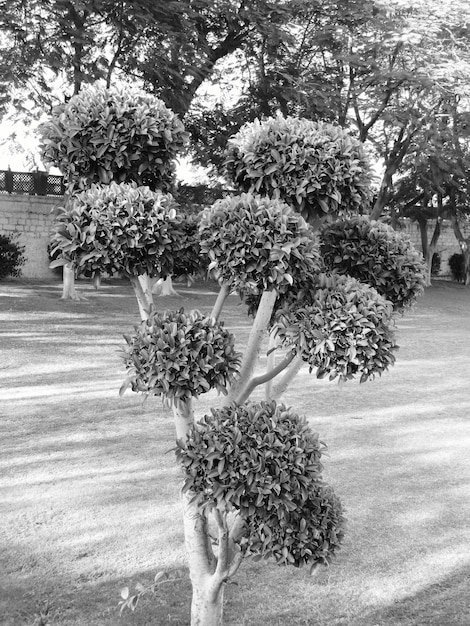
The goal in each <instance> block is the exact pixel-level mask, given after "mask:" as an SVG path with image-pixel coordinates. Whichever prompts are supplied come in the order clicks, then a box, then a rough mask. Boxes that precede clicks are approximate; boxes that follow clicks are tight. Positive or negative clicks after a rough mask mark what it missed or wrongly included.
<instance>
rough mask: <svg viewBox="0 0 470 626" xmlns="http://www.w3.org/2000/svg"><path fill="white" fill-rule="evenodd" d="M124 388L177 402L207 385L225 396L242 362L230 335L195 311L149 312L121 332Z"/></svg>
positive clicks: (205, 389)
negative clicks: (129, 332)
mask: <svg viewBox="0 0 470 626" xmlns="http://www.w3.org/2000/svg"><path fill="white" fill-rule="evenodd" d="M125 340H126V342H127V346H126V348H125V349H124V361H125V364H126V367H127V369H128V373H129V377H128V379H127V381H126V383H125V384H124V386H123V390H124V389H125V388H126V387H127V386H129V385H130V386H131V388H132V390H133V391H137V392H142V393H145V394H150V395H155V396H162V397H163V398H164V399H167V400H170V401H172V402H174V403H176V404H178V403H180V402H185V401H186V400H189V399H190V398H191V397H198V396H199V395H201V394H203V393H206V392H207V391H209V390H210V389H216V390H217V391H219V392H221V393H223V394H226V393H227V391H226V390H227V387H228V385H229V384H230V383H231V381H232V379H233V377H234V376H235V375H236V373H237V372H238V369H239V365H240V354H239V353H238V352H236V350H235V346H234V343H235V340H234V336H233V335H232V334H231V333H230V332H228V331H227V330H226V329H225V328H224V326H223V323H222V322H216V321H215V320H214V319H213V318H210V317H206V316H204V315H202V314H201V313H199V312H198V311H193V312H191V313H185V312H184V310H183V309H180V310H179V311H165V312H163V313H159V312H156V311H154V312H152V313H151V315H150V317H149V318H148V319H147V320H145V321H143V322H142V323H141V324H140V326H137V327H136V328H135V333H134V335H132V336H125Z"/></svg>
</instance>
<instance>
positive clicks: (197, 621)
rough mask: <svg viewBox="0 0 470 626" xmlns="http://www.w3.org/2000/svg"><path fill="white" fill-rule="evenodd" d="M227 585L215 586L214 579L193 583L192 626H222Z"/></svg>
mask: <svg viewBox="0 0 470 626" xmlns="http://www.w3.org/2000/svg"><path fill="white" fill-rule="evenodd" d="M224 588H225V584H223V583H222V584H217V585H214V583H213V581H212V577H209V578H208V579H207V580H205V579H203V580H200V581H197V582H196V581H193V597H192V599H191V626H222V624H223V607H224Z"/></svg>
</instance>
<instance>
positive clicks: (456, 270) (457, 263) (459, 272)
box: [448, 252, 465, 283]
mask: <svg viewBox="0 0 470 626" xmlns="http://www.w3.org/2000/svg"><path fill="white" fill-rule="evenodd" d="M448 263H449V267H450V273H451V274H452V278H453V279H454V280H456V281H457V282H459V283H463V282H464V280H465V259H464V256H463V254H461V253H458V252H456V253H455V254H453V255H452V256H451V257H449V261H448Z"/></svg>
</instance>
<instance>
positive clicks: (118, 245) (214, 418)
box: [55, 124, 420, 626]
mask: <svg viewBox="0 0 470 626" xmlns="http://www.w3.org/2000/svg"><path fill="white" fill-rule="evenodd" d="M305 129H310V127H309V126H308V124H305V125H304V130H305ZM299 141H300V136H299ZM345 141H346V140H345ZM304 143H305V145H308V141H307V139H305V142H304ZM333 143H334V142H333ZM302 145H303V144H302ZM342 145H343V144H342ZM344 145H346V144H344ZM344 145H343V147H344ZM331 146H332V141H331V137H330V134H328V133H326V134H325V139H324V141H323V143H322V142H321V141H320V140H319V141H318V143H317V144H316V150H317V152H321V150H324V151H325V155H324V156H325V160H327V156H328V155H330V154H331ZM290 151H291V162H293V161H295V160H296V159H297V156H298V154H299V152H300V154H303V153H302V147H300V150H299V147H298V145H297V147H296V146H295V143H293V144H292V145H291V146H290ZM343 152H344V154H345V155H346V157H345V158H346V161H347V160H348V158H349V157H347V154H348V150H346V149H344V150H343ZM287 154H288V151H287V150H286V152H285V155H286V158H287ZM311 158H313V154H312V156H311ZM316 158H318V155H317V157H316ZM320 160H321V159H320ZM305 163H306V165H307V169H308V166H309V164H311V163H310V161H307V160H306V161H305ZM332 163H333V161H331V164H332ZM349 166H350V168H351V170H352V171H353V173H354V175H351V176H350V177H349V178H348V177H347V176H346V175H342V180H347V181H349V182H348V183H347V184H345V186H344V188H343V193H342V196H341V198H339V196H338V195H337V194H336V195H335V194H333V191H332V190H333V189H334V185H333V186H331V187H328V185H327V186H326V187H325V189H326V191H324V190H323V191H322V192H321V193H320V194H319V195H318V198H319V199H321V200H322V202H320V201H319V200H318V198H317V201H316V202H317V204H315V203H314V200H313V196H312V197H310V196H308V200H305V203H304V204H303V206H302V203H301V202H300V203H298V206H297V207H296V208H297V209H301V210H306V209H307V208H309V209H311V211H310V215H319V214H320V212H323V213H324V212H325V211H328V212H329V211H330V209H331V210H333V209H334V207H335V206H336V205H337V204H338V203H339V202H340V199H341V200H342V201H343V202H345V203H346V205H345V206H346V208H347V209H348V210H350V209H351V207H352V206H358V203H359V200H358V199H359V197H362V196H361V194H360V193H359V191H357V189H359V188H360V185H359V186H358V187H357V188H355V187H354V185H353V182H352V181H361V180H362V179H361V174H360V173H359V171H356V170H355V168H357V167H358V161H357V160H356V159H351V160H350V162H349ZM294 167H295V166H294ZM320 169H321V168H320ZM339 170H341V167H339V166H338V171H339ZM334 171H336V169H335V170H334ZM312 176H313V175H312ZM325 176H326V175H325ZM337 180H339V178H338V179H337ZM273 184H274V183H273ZM354 184H355V183H354ZM274 189H278V190H279V187H276V186H274ZM322 189H323V188H322ZM346 189H349V191H350V192H351V193H350V204H347V202H346V198H347V197H348V193H349V192H348V193H347V192H346V191H345V190H346ZM352 189H356V191H357V193H356V192H354V193H353V192H352V191H351V190H352ZM330 191H331V194H330V195H328V193H329V192H330ZM306 192H307V194H308V193H310V191H309V190H308V189H307V190H306ZM274 196H275V197H268V196H264V197H262V196H260V195H254V194H242V195H240V196H234V197H232V198H227V199H224V200H221V201H218V202H216V203H215V204H214V205H213V206H212V207H211V208H209V209H207V210H206V211H204V213H203V215H202V217H201V221H200V225H199V231H198V236H199V246H200V250H201V253H202V255H206V256H207V258H208V260H209V265H208V268H209V271H210V272H211V274H212V275H213V277H214V278H215V279H217V280H218V281H219V283H220V292H219V294H218V296H217V298H216V301H215V303H214V307H213V310H212V312H211V314H210V315H208V316H207V315H202V314H201V313H198V312H195V311H194V312H189V313H186V312H185V311H184V310H183V309H181V310H180V311H177V312H171V311H168V312H164V313H158V312H156V311H155V310H154V309H153V308H152V307H151V306H148V305H149V299H146V297H147V296H148V294H145V292H142V289H141V283H140V281H139V280H138V277H139V276H141V275H142V272H144V273H145V274H148V275H153V276H157V275H159V276H163V275H165V273H166V272H170V271H171V270H173V269H174V268H175V266H177V264H178V261H176V260H175V259H178V257H180V261H184V262H183V263H182V265H183V266H188V265H192V263H193V260H192V259H189V260H188V257H186V253H185V254H183V253H181V254H179V252H180V251H182V250H184V249H187V246H186V245H185V244H184V241H183V232H182V228H181V221H179V220H178V218H177V215H176V213H175V212H174V210H173V207H172V202H171V198H170V197H168V196H165V195H163V194H161V193H160V192H152V191H151V190H149V189H148V188H142V187H137V186H136V185H135V184H129V183H126V182H122V183H119V184H117V183H111V184H109V185H105V186H103V185H93V186H92V187H91V188H90V189H86V190H84V191H82V192H81V193H80V194H78V195H77V196H76V198H75V200H74V201H73V202H72V203H71V205H70V208H67V209H65V210H64V211H63V214H62V215H61V219H60V222H59V228H58V230H57V233H56V236H55V241H56V245H57V248H58V249H60V250H61V252H62V254H63V256H65V257H66V258H70V259H71V261H73V262H74V263H76V264H77V265H79V266H80V267H81V268H83V269H84V271H86V272H88V273H90V274H95V273H96V272H98V271H99V272H101V271H108V272H111V273H112V272H115V271H120V272H124V273H125V274H126V275H127V276H129V278H130V279H131V281H132V283H133V285H134V289H135V290H136V294H137V297H138V300H139V304H140V310H141V315H142V318H143V319H142V322H141V324H140V325H139V326H138V327H136V329H135V332H134V333H133V334H131V335H129V336H127V337H126V348H125V352H124V358H125V363H126V367H127V370H128V376H127V378H126V380H125V381H124V383H123V385H122V388H121V393H123V392H124V391H125V390H126V389H127V388H131V389H132V390H133V391H135V392H139V393H143V394H146V395H148V394H152V395H156V396H159V397H161V398H162V399H163V401H164V404H165V406H169V407H171V408H172V411H173V416H174V421H175V430H176V437H177V441H178V444H177V460H178V461H179V463H180V464H181V467H182V468H183V471H184V476H185V482H184V492H183V522H184V533H185V542H186V547H187V553H188V563H189V572H190V577H191V581H192V586H193V599H192V608H191V623H192V624H193V626H194V625H199V626H201V625H204V626H213V625H215V624H217V625H218V624H221V623H222V614H223V590H224V586H225V584H226V582H227V581H228V580H229V579H230V578H231V577H232V576H233V575H234V574H235V572H236V571H237V570H238V568H239V566H240V565H241V563H242V561H243V558H244V557H245V556H248V555H255V556H258V557H266V558H268V557H271V558H274V559H275V560H276V561H277V562H279V563H281V564H293V565H296V566H301V565H304V564H307V565H309V566H310V567H315V566H317V564H318V563H325V562H329V560H330V559H331V556H332V555H333V554H334V553H335V551H336V550H337V548H338V546H339V544H340V542H341V538H342V536H343V525H344V519H343V514H342V508H341V504H340V503H339V501H338V500H337V498H336V497H335V496H334V493H333V492H332V490H331V488H329V487H328V486H327V485H326V484H325V482H324V480H323V478H322V468H321V462H320V458H321V453H322V446H321V445H320V444H319V443H318V439H317V437H316V436H315V435H313V433H312V432H311V431H310V429H309V427H308V425H307V423H306V421H305V419H304V418H301V417H300V416H298V415H297V414H296V413H295V412H294V411H293V410H291V409H287V408H286V407H285V406H284V405H283V404H281V403H279V402H278V401H277V400H278V399H279V398H280V396H281V395H282V393H283V391H284V390H285V388H286V386H287V384H288V383H289V381H290V380H291V379H292V377H293V375H294V374H295V373H296V371H297V370H298V367H299V363H303V362H307V363H308V364H309V367H310V369H311V370H312V371H313V370H315V371H316V373H317V376H319V377H323V376H325V375H329V376H330V377H331V378H335V377H339V378H340V379H349V378H352V377H354V376H359V377H360V378H361V380H366V379H369V378H372V377H373V376H375V375H376V374H381V373H382V372H383V371H384V370H386V369H387V368H388V367H389V366H390V365H392V364H393V362H394V351H395V349H396V345H395V339H394V335H393V328H392V325H393V318H392V314H393V309H394V304H393V302H390V301H389V300H387V299H386V298H385V297H384V295H381V294H380V293H378V291H377V290H376V289H375V288H374V287H373V286H370V285H369V284H364V283H362V282H359V280H358V279H355V278H352V277H351V276H348V275H344V273H343V274H339V273H338V272H336V271H334V270H333V271H332V269H331V267H328V266H327V265H325V263H324V262H323V260H322V258H321V255H320V248H319V242H318V237H317V236H316V235H315V234H314V233H313V232H312V230H311V229H310V228H309V226H308V224H307V223H306V221H305V220H304V219H303V218H302V216H301V215H300V214H299V212H298V211H297V212H295V211H294V210H293V209H292V207H290V206H289V205H288V204H286V203H285V202H284V201H283V199H282V197H281V194H280V193H279V192H276V193H275V194H274ZM287 196H288V198H289V199H290V200H291V201H292V196H291V195H288V194H287ZM364 197H365V192H364ZM325 198H330V200H331V202H330V203H328V202H329V201H328V200H326V199H325ZM354 198H356V200H354ZM354 202H356V204H355V205H354ZM324 203H326V204H324ZM335 203H336V204H335ZM351 203H353V204H351ZM325 207H326V209H325ZM386 237H387V233H384V234H383V239H384V240H385V239H386ZM365 245H366V246H369V248H370V249H371V254H372V255H373V254H375V253H376V249H375V248H373V246H371V244H370V242H366V243H365ZM389 253H390V257H391V259H389V260H387V262H386V263H385V262H384V263H382V264H381V265H380V266H379V267H378V268H377V271H378V272H381V268H382V267H384V268H388V267H389V265H392V264H393V263H392V259H393V257H394V256H396V255H397V254H398V253H397V247H396V246H393V245H392V246H390V247H389ZM400 254H402V256H406V254H405V253H404V251H403V250H400ZM337 256H338V257H339V259H341V256H340V255H337ZM366 256H367V255H366V252H365V251H364V257H366ZM335 259H336V257H335ZM335 263H336V260H335ZM396 267H397V272H396V273H393V272H389V271H385V272H384V276H383V280H382V279H380V280H379V279H377V284H381V285H382V286H383V288H384V292H383V293H386V294H393V293H395V291H394V290H393V288H392V285H393V284H394V283H395V282H396V281H400V280H401V274H400V268H401V267H402V265H401V264H400V263H396ZM339 269H341V268H339ZM409 283H410V293H409V294H408V297H407V298H406V301H403V303H402V304H401V305H400V306H402V305H403V306H405V305H409V304H410V303H411V301H412V300H413V298H414V297H415V296H416V295H417V294H418V293H419V291H420V289H419V288H418V287H419V285H420V281H419V280H417V281H415V283H412V281H409ZM234 290H235V291H238V292H239V293H240V295H241V297H242V298H243V299H244V301H245V302H246V303H247V305H248V310H249V312H250V313H251V314H252V315H253V316H254V319H253V323H252V328H251V331H250V335H249V338H248V343H247V345H246V347H245V349H244V351H243V355H241V354H240V353H239V352H238V351H237V350H236V349H235V339H234V336H233V335H232V333H230V332H228V331H227V330H226V329H225V327H224V325H223V322H222V321H221V320H220V318H221V314H222V311H223V306H224V303H225V301H226V299H227V296H228V294H229V293H231V292H232V291H234ZM400 294H401V290H400ZM265 350H266V351H267V355H266V356H267V357H268V358H267V367H266V370H265V371H260V367H259V357H260V355H261V354H262V353H263V352H264V351H265ZM276 356H278V359H277V361H276V360H275V358H274V357H276ZM260 386H264V387H265V394H266V400H265V401H261V402H252V401H251V400H250V396H251V394H252V392H253V391H254V390H255V389H256V388H258V387H260ZM212 389H214V390H216V391H218V392H219V393H221V394H222V395H223V397H224V399H223V401H222V402H221V406H219V407H218V408H214V409H213V411H212V413H211V414H210V415H198V414H197V404H196V402H197V399H198V398H199V397H200V396H201V395H202V394H204V393H206V392H208V391H210V390H212ZM210 524H212V525H213V526H214V527H215V529H216V534H217V540H216V544H217V547H215V546H214V543H213V541H212V539H211V537H212V534H211V532H209V526H210ZM164 576H165V575H164V574H163V573H159V574H158V575H157V577H156V583H158V581H159V580H162V579H163V578H164ZM153 587H154V586H153ZM145 592H146V589H145V588H144V587H142V586H140V587H138V589H137V590H136V593H135V594H132V595H131V594H130V592H129V590H128V589H126V590H123V593H122V597H123V600H122V603H121V604H122V607H123V608H124V607H125V606H129V607H131V608H135V605H136V603H137V600H138V598H139V597H140V596H141V595H142V594H143V593H145Z"/></svg>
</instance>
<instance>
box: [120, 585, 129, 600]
mask: <svg viewBox="0 0 470 626" xmlns="http://www.w3.org/2000/svg"><path fill="white" fill-rule="evenodd" d="M128 597H129V587H123V588H122V589H121V598H122V599H123V600H127V598H128Z"/></svg>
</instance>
